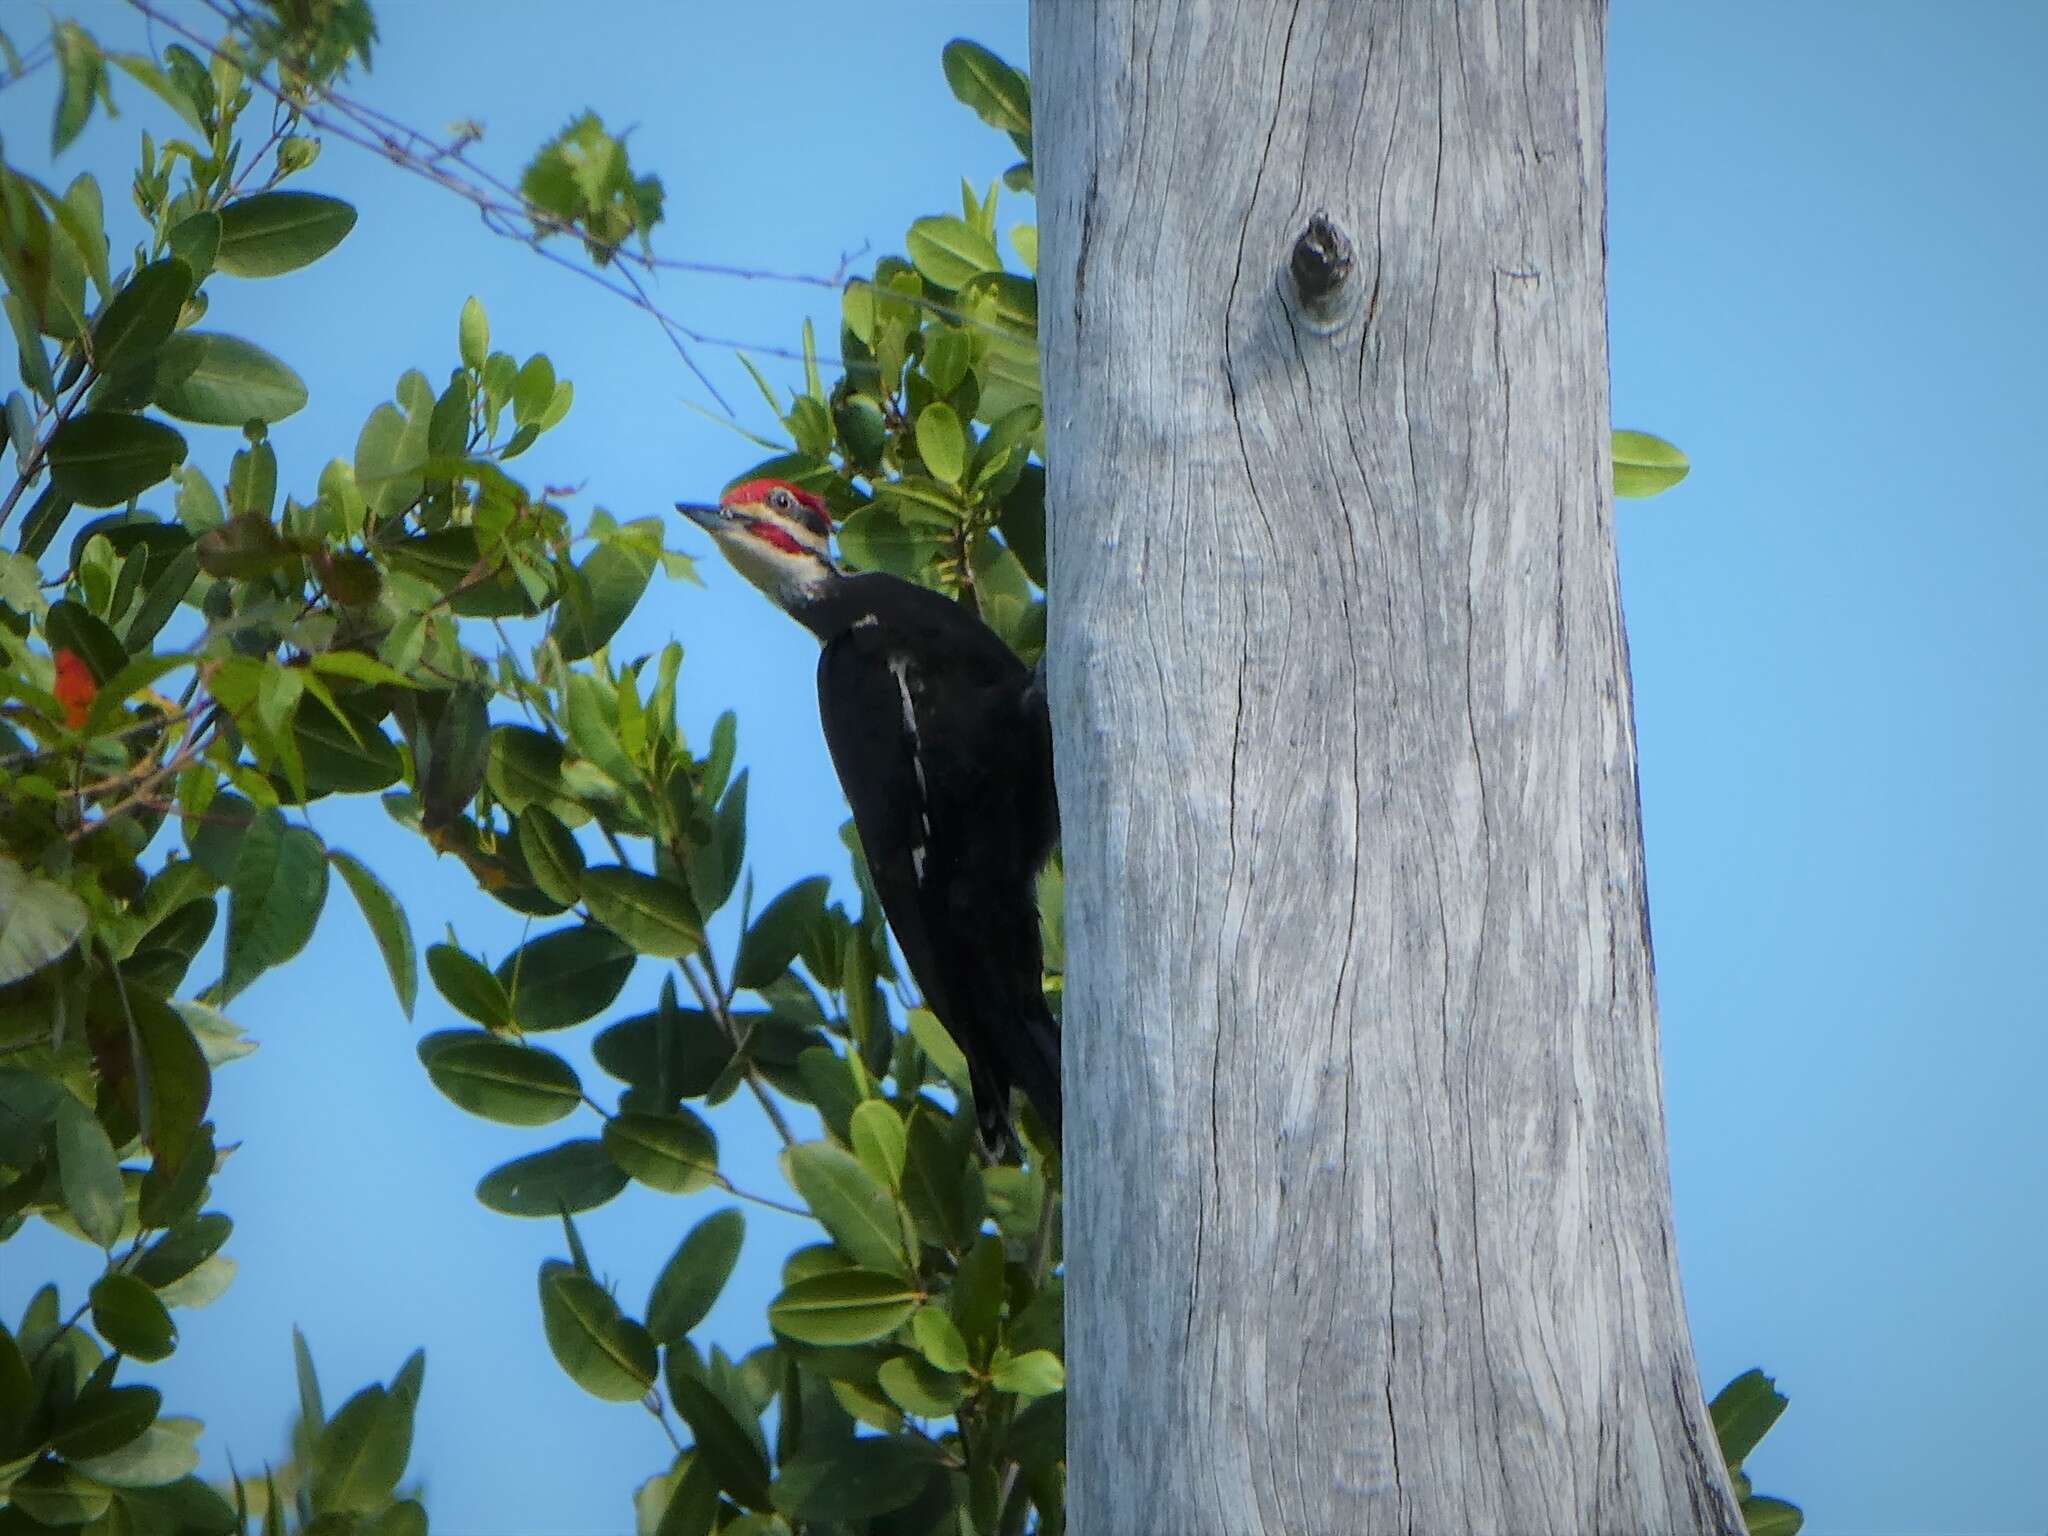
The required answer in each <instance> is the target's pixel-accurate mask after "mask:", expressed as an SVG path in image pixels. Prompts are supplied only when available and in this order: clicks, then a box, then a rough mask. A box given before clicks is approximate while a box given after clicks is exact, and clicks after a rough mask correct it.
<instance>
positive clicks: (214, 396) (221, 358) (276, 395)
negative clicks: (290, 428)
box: [150, 331, 306, 427]
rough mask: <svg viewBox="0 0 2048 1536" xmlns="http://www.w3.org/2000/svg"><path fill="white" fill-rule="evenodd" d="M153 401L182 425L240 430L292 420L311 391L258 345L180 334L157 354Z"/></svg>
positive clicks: (200, 333)
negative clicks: (244, 425) (250, 424)
mask: <svg viewBox="0 0 2048 1536" xmlns="http://www.w3.org/2000/svg"><path fill="white" fill-rule="evenodd" d="M150 398H151V399H152V400H153V401H154V402H155V403H156V404H157V405H158V406H159V407H161V408H162V409H163V410H164V411H166V412H168V413H169V414H170V415H172V416H175V417H177V418H178V419H179V420H180V421H195V422H201V423H206V424H210V425H213V426H222V427H238V426H240V425H242V423H244V422H246V421H251V420H255V421H262V422H266V423H269V422H278V421H283V420H284V419H285V417H287V416H290V415H293V414H294V413H296V412H297V411H298V410H299V409H300V408H301V407H302V406H304V405H305V403H306V385H305V381H304V380H303V379H301V378H300V377H299V376H298V375H297V374H296V373H294V372H293V371H292V370H291V369H290V368H289V367H287V366H286V365H285V364H284V363H282V362H280V361H279V360H278V359H277V358H275V357H272V356H271V355H270V354H269V353H268V352H266V351H264V350H263V349H262V348H261V347H259V346H257V345H256V344H255V343H254V342H250V341H243V340H242V339H241V338H240V337H239V336H224V335H222V334H220V333H219V332H218V331H180V332H179V333H178V334H177V335H175V336H173V337H172V338H171V339H170V340H169V341H166V342H165V343H164V344H163V346H162V348H161V349H159V351H158V352H157V364H156V390H155V392H154V393H153V394H152V395H151V397H150Z"/></svg>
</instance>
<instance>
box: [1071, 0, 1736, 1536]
mask: <svg viewBox="0 0 2048 1536" xmlns="http://www.w3.org/2000/svg"><path fill="white" fill-rule="evenodd" d="M1604 23H1605V9H1604V5H1602V4H1601V3H1599V0H1533V3H1529V4H1523V5H1515V4H1505V3H1483V0H1471V3H1467V4H1451V3H1448V0H1446V3H1425V0H1414V3H1406V4H1403V3H1365V0H1351V3H1347V0H1298V3H1295V0H1092V3H1081V0H1035V3H1034V5H1033V10H1032V65H1033V77H1034V89H1033V95H1034V101H1035V116H1036V134H1037V174H1038V187H1039V200H1040V226H1039V227H1040V234H1039V249H1040V264H1039V282H1040V315H1041V321H1040V324H1041V329H1042V335H1041V342H1042V346H1043V350H1044V357H1045V371H1046V404H1047V419H1048V431H1049V434H1050V445H1051V452H1050V462H1051V476H1052V479H1051V510H1052V525H1051V538H1052V590H1051V597H1052V609H1051V620H1052V629H1051V643H1050V655H1051V687H1052V695H1053V703H1054V711H1055V721H1056V731H1057V737H1058V760H1059V761H1058V766H1059V787H1060V800H1061V805H1062V809H1063V812H1064V829H1065V850H1066V872H1067V885H1066V895H1067V924H1066V931H1067V967H1068V969H1067V989H1068V990H1067V994H1066V1052H1067V1056H1066V1069H1065V1071H1066V1093H1067V1102H1068V1105H1069V1112H1068V1115H1067V1127H1066V1147H1067V1190H1068V1198H1069V1201H1070V1205H1069V1211H1068V1225H1067V1232H1068V1242H1067V1249H1066V1252H1067V1264H1068V1290H1067V1295H1068V1314H1067V1330H1068V1351H1069V1353H1068V1380H1069V1383H1070V1386H1069V1424H1070V1427H1071V1433H1070V1446H1069V1450H1070V1463H1069V1477H1070V1489H1069V1496H1070V1510H1071V1515H1072V1521H1073V1524H1072V1529H1074V1530H1075V1531H1076V1532H1079V1533H1083V1536H1111V1533H1115V1536H1122V1533H1128V1532H1150V1531H1162V1532H1175V1533H1183V1532H1191V1533H1192V1532H1201V1533H1218V1536H1247V1533H1255V1532H1260V1533H1263V1532H1272V1533H1278V1532H1288V1533H1313V1532H1329V1533H1342V1536H1357V1533H1363V1532H1378V1531H1418V1532H1429V1533H1437V1532H1459V1531H1493V1532H1512V1533H1528V1532H1559V1533H1571V1536H1584V1533H1588V1532H1627V1533H1641V1532H1650V1531H1702V1530H1711V1531H1722V1532H1739V1531H1740V1530H1741V1528H1742V1527H1741V1520H1740V1516H1739V1514H1738V1513H1737V1511H1736V1508H1735V1505H1734V1501H1733V1498H1732V1495H1731V1493H1730V1490H1729V1487H1728V1483H1727V1479H1726V1476H1725V1474H1724V1473H1723V1471H1722V1469H1721V1466H1720V1459H1719V1454H1718V1451H1717V1448H1716V1446H1715V1441H1714V1437H1713V1431H1712V1428H1711V1426H1710V1424H1709V1421H1708V1419H1707V1415H1706V1412H1705V1408H1704V1406H1703V1404H1702V1401H1701V1396H1700V1390H1699V1383H1698V1380H1697V1377H1696V1374H1695V1371H1694V1367H1693V1362H1692V1352H1691V1347H1690V1343H1689V1340H1688V1337H1687V1331H1686V1326H1685V1317H1684V1311H1683V1306H1682V1303H1681V1299H1680V1295H1679V1287H1678V1278H1677V1271H1676V1266H1675V1259H1674V1254H1673V1248H1672V1237H1671V1214H1670V1191H1669V1177H1668V1172H1667V1167H1666V1159H1665V1149H1664V1123H1663V1109H1662V1102H1661V1088H1660V1083H1659V1066H1658V1048H1657V1026H1656V1007H1655V998H1654V992H1653V985H1652V974H1651V963H1650V947H1649V943H1650V936H1649V930H1648V920H1647V915H1646V912H1645V906H1644V885H1643V865H1642V845H1641V830H1640V822H1639V813H1638V806H1637V795H1636V780H1635V741H1634V733H1633V726H1632V720H1631V713H1630V700H1629V687H1628V669H1627V654H1626V644H1625V640H1624V636H1623V633H1622V623H1621V612H1620V603H1619V597H1618V593H1617V588H1616V582H1615V564H1614V541H1613V525H1612V515H1613V504H1612V499H1611V496H1610V494H1609V488H1608V477H1609V474H1610V469H1609V464H1608V446H1607V432H1608V400H1607V353H1606V314H1605V302H1606V300H1605V268H1604V262H1605V255H1604V248H1603V247H1604V227H1603V226H1604V217H1605V213H1604V201H1603V199H1604V185H1603V181H1604V164H1603V161H1604V144H1603V133H1604V123H1603V70H1604V60H1603V29H1604ZM1319 209H1323V210H1327V211H1328V214H1329V216H1330V218H1331V219H1332V220H1333V221H1334V223H1335V224H1336V225H1337V226H1339V227H1340V228H1341V229H1342V230H1344V231H1346V232H1348V233H1349V235H1350V237H1351V239H1352V240H1353V242H1354V245H1355V269H1354V270H1353V272H1352V274H1351V277H1350V279H1349V286H1350V287H1351V289H1352V290H1353V294H1354V297H1353V299H1352V300H1351V301H1350V302H1349V304H1348V308H1347V307H1346V306H1345V305H1343V304H1342V303H1340V305H1339V313H1340V319H1339V322H1338V323H1337V324H1336V325H1335V326H1334V328H1329V329H1319V328H1318V327H1317V326H1315V325H1314V324H1312V323H1310V321H1309V320H1308V317H1306V316H1305V315H1304V314H1303V313H1301V312H1300V310H1299V306H1298V304H1297V303H1296V302H1295V301H1294V297H1293V293H1292V289H1291V287H1290V285H1289V281H1288V278H1287V276H1286V274H1287V271H1288V266H1289V257H1290V253H1291V251H1292V248H1293V245H1294V242H1295V240H1296V237H1297V235H1298V234H1299V233H1300V232H1301V231H1302V230H1303V229H1304V227H1305V226H1306V225H1307V223H1308V221H1309V219H1310V217H1311V215H1312V214H1314V213H1315V212H1316V211H1317V210H1319ZM1338 297H1339V299H1340V300H1342V299H1343V297H1344V296H1343V295H1342V294H1341V293H1340V294H1339V296H1338Z"/></svg>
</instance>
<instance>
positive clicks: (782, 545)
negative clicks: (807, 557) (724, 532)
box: [749, 523, 806, 555]
mask: <svg viewBox="0 0 2048 1536" xmlns="http://www.w3.org/2000/svg"><path fill="white" fill-rule="evenodd" d="M749 531H750V532H751V533H752V534H753V535H754V537H755V538H757V539H760V540H761V541H763V542H764V543H768V544H773V545H774V546H775V547H776V548H777V549H779V550H781V551H782V552H783V553H784V554H785V555H801V554H804V553H805V552H806V551H805V549H804V547H803V545H801V544H799V543H797V541H796V537H795V535H793V534H791V533H789V532H788V531H787V530H785V529H781V528H778V527H776V526H775V524H773V523H756V524H754V526H753V527H752V529H750V530H749Z"/></svg>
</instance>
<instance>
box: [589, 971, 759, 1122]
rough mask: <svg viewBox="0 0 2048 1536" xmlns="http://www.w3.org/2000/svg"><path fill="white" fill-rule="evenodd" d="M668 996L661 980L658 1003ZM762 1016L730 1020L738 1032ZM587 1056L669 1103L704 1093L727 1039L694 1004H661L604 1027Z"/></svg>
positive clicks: (727, 1053) (725, 1055) (728, 1048)
mask: <svg viewBox="0 0 2048 1536" xmlns="http://www.w3.org/2000/svg"><path fill="white" fill-rule="evenodd" d="M674 995H675V984H674V983H673V981H664V983H663V984H662V997H663V1000H664V1003H667V1002H669V1001H670V1000H672V999H673V997H674ZM765 1018H766V1015H764V1014H752V1015H749V1014H741V1015H739V1016H738V1018H737V1019H736V1020H735V1023H736V1024H737V1025H738V1026H739V1028H740V1029H741V1030H742V1031H743V1032H744V1031H745V1030H747V1029H749V1028H750V1027H752V1025H753V1022H754V1021H756V1020H762V1019H765ZM591 1054H592V1055H594V1056H595V1057H596V1058H597V1064H598V1065H599V1066H600V1067H602V1068H604V1070H605V1071H607V1072H609V1073H610V1074H611V1075H612V1076H613V1077H616V1078H617V1079H619V1081H621V1082H624V1083H631V1084H633V1085H635V1086H636V1087H641V1088H644V1089H646V1090H647V1091H648V1092H649V1093H650V1094H655V1095H657V1096H658V1097H659V1098H660V1099H661V1101H662V1102H665V1103H672V1102H674V1101H675V1100H676V1099H678V1098H695V1097H697V1096H699V1095H701V1094H705V1093H708V1092H710V1090H711V1086H712V1084H714V1083H716V1082H717V1081H718V1078H719V1074H720V1073H722V1072H723V1071H724V1070H725V1068H726V1066H727V1064H728V1063H730V1062H731V1060H732V1042H731V1041H730V1040H728V1039H727V1038H726V1037H725V1033H724V1031H723V1030H721V1029H720V1028H719V1026H718V1024H717V1022H716V1021H715V1020H713V1019H712V1017H711V1016H710V1015H709V1014H707V1013H703V1012H701V1011H699V1010H698V1009H695V1008H673V1007H664V1008H662V1009H659V1010H657V1011H655V1012H653V1013H642V1014H636V1015H635V1016H634V1017H632V1018H630V1019H621V1020H620V1021H619V1022H618V1023H616V1024H614V1025H612V1026H610V1027H609V1028H608V1029H606V1030H605V1031H603V1033H601V1034H600V1035H598V1037H597V1039H596V1040H594V1041H592V1042H591Z"/></svg>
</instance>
